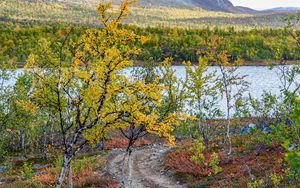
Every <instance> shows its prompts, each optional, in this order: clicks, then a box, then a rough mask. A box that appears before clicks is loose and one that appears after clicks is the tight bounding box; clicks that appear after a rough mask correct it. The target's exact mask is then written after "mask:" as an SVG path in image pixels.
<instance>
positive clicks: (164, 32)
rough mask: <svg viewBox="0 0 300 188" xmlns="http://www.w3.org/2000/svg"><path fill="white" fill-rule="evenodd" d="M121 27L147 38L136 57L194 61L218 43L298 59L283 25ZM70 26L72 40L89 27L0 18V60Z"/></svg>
mask: <svg viewBox="0 0 300 188" xmlns="http://www.w3.org/2000/svg"><path fill="white" fill-rule="evenodd" d="M120 27H125V28H126V29H129V30H132V31H134V32H135V33H137V34H139V35H143V36H146V37H147V38H148V40H147V42H146V43H144V44H143V45H142V46H139V47H140V48H141V49H142V51H141V53H140V55H138V56H137V57H133V58H134V59H135V60H139V61H148V60H151V61H156V62H160V61H163V60H164V59H165V58H167V57H172V58H173V59H174V61H177V62H181V61H192V62H197V60H198V57H199V56H201V54H202V53H203V52H205V51H206V50H207V49H208V46H209V45H210V43H217V44H218V45H217V46H218V48H216V49H215V50H220V51H221V50H225V51H227V53H228V54H229V55H230V58H232V59H236V58H238V57H240V58H242V59H244V60H246V61H272V60H297V59H300V53H299V52H300V49H299V47H297V45H295V44H294V40H293V39H292V37H291V36H290V35H289V33H288V32H287V31H286V30H285V29H259V30H258V29H253V30H248V31H240V30H235V29H234V28H227V29H220V28H205V29H178V28H165V27H155V28H150V27H148V28H140V27H136V26H128V25H123V26H120ZM70 29H71V33H70V36H69V37H71V38H72V40H73V41H74V42H75V41H77V40H78V38H79V36H80V35H81V34H82V33H84V32H85V30H86V29H88V27H86V26H67V25H62V24H48V25H42V26H37V25H36V24H23V23H22V24H20V23H11V22H1V21H0V60H1V61H5V60H9V59H14V60H15V61H17V62H25V61H26V59H27V57H28V55H29V54H30V52H31V51H32V50H33V49H34V48H35V46H36V44H37V43H38V41H39V39H41V38H46V39H47V40H50V41H51V40H59V39H60V38H61V37H62V36H64V35H66V34H67V33H68V30H70ZM99 29H101V28H99ZM132 45H140V44H132Z"/></svg>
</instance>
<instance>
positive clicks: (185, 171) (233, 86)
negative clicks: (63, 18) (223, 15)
mask: <svg viewBox="0 0 300 188" xmlns="http://www.w3.org/2000/svg"><path fill="white" fill-rule="evenodd" d="M9 3H10V2H9V1H5V3H4V5H5V7H9V6H10V4H9ZM15 3H20V2H15ZM22 3H28V4H30V3H29V2H26V1H25V2H22ZM135 3H136V1H135V0H124V1H121V3H120V6H119V7H118V8H117V9H116V8H115V7H113V5H112V4H111V3H100V4H99V5H98V6H97V15H98V22H100V25H101V28H98V27H88V26H74V25H69V26H66V25H63V24H62V25H48V26H46V25H42V26H36V25H34V23H29V24H22V23H8V22H6V23H4V22H3V27H2V25H1V27H0V30H1V36H0V42H1V43H0V44H1V46H0V60H1V65H2V67H1V71H0V133H1V134H0V138H1V139H0V175H1V176H0V187H21V186H23V187H24V186H25V187H53V186H56V187H64V186H69V187H94V186H99V185H100V186H103V187H119V186H122V187H132V185H131V182H132V181H133V178H135V176H133V171H134V168H132V164H133V163H134V160H136V158H133V157H132V153H133V152H135V150H138V148H139V147H142V146H143V145H149V146H150V147H151V144H154V143H155V144H161V143H164V144H166V145H173V146H174V145H175V146H176V147H173V148H171V149H170V150H169V151H168V152H167V153H166V154H165V156H164V167H162V168H165V169H168V170H171V171H173V172H174V174H175V178H176V179H177V180H178V181H180V182H185V183H187V184H188V186H191V187H255V188H256V187H297V186H299V185H300V150H299V149H300V145H299V144H300V99H299V97H300V96H299V95H300V79H299V77H300V66H299V64H297V63H296V62H295V64H293V65H289V66H284V64H286V62H287V61H288V60H297V59H299V49H300V34H299V31H298V30H297V24H298V22H299V16H295V17H291V18H290V21H289V22H288V24H287V26H286V27H285V28H283V29H262V30H257V29H253V30H249V31H236V30H235V29H234V28H229V29H226V30H223V29H218V28H216V29H211V28H207V29H191V30H185V29H178V28H139V27H136V26H128V25H126V24H122V23H123V20H124V19H127V17H128V16H129V14H130V10H131V9H130V7H131V6H132V5H133V4H135ZM5 7H4V8H5ZM2 8H3V7H2ZM41 8H44V7H41ZM59 8H61V7H57V9H59ZM134 10H135V9H134ZM1 23H2V22H1ZM265 39H268V40H265ZM228 41H230V42H228ZM240 41H243V43H240ZM243 59H246V60H258V59H259V60H278V61H280V63H281V64H282V65H281V66H273V65H272V66H270V69H271V70H272V71H275V72H276V73H277V75H278V80H279V82H280V83H281V88H280V92H279V93H278V94H273V93H270V92H268V91H265V92H264V94H263V95H262V96H261V97H260V98H254V97H253V96H251V91H249V84H250V83H248V82H247V81H246V77H247V75H242V74H240V72H239V71H238V70H239V66H241V65H243V63H244V62H243ZM140 61H143V63H142V65H141V66H139V67H134V68H132V67H133V66H134V65H137V64H140V63H139V62H140ZM159 61H162V63H158V62H159ZM180 61H183V62H182V65H183V66H184V69H185V77H183V78H182V79H180V78H178V77H176V71H175V69H173V68H172V64H173V63H174V62H176V63H178V62H180ZM15 62H17V63H15ZM196 62H197V63H196ZM209 65H215V66H217V71H215V72H209V71H208V66H209ZM20 66H23V68H22V69H21V70H20V69H18V67H20ZM130 68H131V69H130ZM128 70H132V71H131V72H130V74H124V72H126V71H128ZM246 92H248V93H249V95H247V96H245V95H243V94H244V93H246ZM221 99H224V100H225V103H226V110H225V111H222V110H221V109H220V106H219V104H218V102H217V101H219V100H221ZM114 148H124V150H122V151H124V158H123V164H122V165H123V166H122V168H123V169H124V174H123V177H122V180H121V181H120V182H116V181H115V180H113V178H112V177H110V176H108V175H107V173H105V172H106V170H107V169H106V166H107V162H108V161H109V160H110V157H111V155H110V153H111V152H112V149H114ZM157 152H159V151H157ZM126 164H127V165H126ZM100 172H101V173H100ZM125 172H126V173H125Z"/></svg>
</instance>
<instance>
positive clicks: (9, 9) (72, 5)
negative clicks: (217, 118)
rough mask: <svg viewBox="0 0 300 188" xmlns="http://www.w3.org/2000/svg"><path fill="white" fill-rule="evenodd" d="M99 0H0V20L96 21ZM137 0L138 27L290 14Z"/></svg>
mask: <svg viewBox="0 0 300 188" xmlns="http://www.w3.org/2000/svg"><path fill="white" fill-rule="evenodd" d="M213 1H214V3H213ZM99 2H101V1H100V0H1V1H0V21H1V20H2V21H5V22H7V21H13V22H22V23H23V22H25V23H28V22H38V24H40V23H41V22H42V23H49V22H52V23H68V24H69V23H71V24H79V25H97V24H98V23H99V22H98V21H97V14H96V5H97V4H98V3H99ZM114 2H115V3H117V2H116V1H114ZM138 2H139V4H140V5H141V7H140V8H132V15H131V16H130V19H128V20H127V23H130V24H133V25H138V26H139V27H148V26H151V27H153V26H164V27H180V28H206V27H208V26H209V27H212V26H213V27H214V26H218V27H226V28H227V27H231V26H235V27H238V28H240V29H249V28H250V29H251V28H261V27H264V28H265V27H282V26H284V25H285V23H284V21H283V18H284V17H287V16H288V15H289V13H280V14H277V13H272V14H269V13H268V14H266V13H264V14H249V13H243V14H242V13H240V14H236V13H232V12H233V11H237V12H238V11H239V12H241V10H246V9H247V8H240V7H234V6H233V5H232V4H231V3H230V2H229V1H225V0H224V1H218V2H219V3H215V2H216V1H215V0H138ZM247 10H248V11H249V12H251V11H252V10H251V9H247ZM224 11H226V12H224ZM0 26H1V25H0Z"/></svg>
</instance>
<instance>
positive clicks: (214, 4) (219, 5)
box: [45, 0, 257, 13]
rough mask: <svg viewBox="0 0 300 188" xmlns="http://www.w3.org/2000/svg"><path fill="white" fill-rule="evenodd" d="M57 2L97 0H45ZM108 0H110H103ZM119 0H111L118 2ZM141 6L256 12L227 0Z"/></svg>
mask: <svg viewBox="0 0 300 188" xmlns="http://www.w3.org/2000/svg"><path fill="white" fill-rule="evenodd" d="M45 1H52V2H53V1H57V2H73V3H74V2H76V3H85V4H91V3H98V2H99V0H45ZM104 1H110V0H104ZM119 1H120V0H113V2H114V3H116V4H117V3H119ZM138 3H139V4H140V5H141V6H142V7H157V6H167V7H174V8H197V9H203V10H208V11H218V12H229V13H256V12H257V11H255V10H253V9H250V8H246V7H235V6H234V5H233V4H232V3H231V2H230V1H229V0H138Z"/></svg>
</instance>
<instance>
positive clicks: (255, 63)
mask: <svg viewBox="0 0 300 188" xmlns="http://www.w3.org/2000/svg"><path fill="white" fill-rule="evenodd" d="M162 63H163V61H162V62H153V64H155V65H160V64H162ZM143 64H144V61H136V62H135V63H134V66H142V65H143ZM191 64H192V65H197V64H198V62H191ZM297 64H300V60H288V61H278V60H269V61H264V60H257V61H244V63H242V64H241V65H240V66H262V67H266V66H277V65H297ZM172 65H173V66H182V62H179V61H172ZM209 66H217V65H214V64H209Z"/></svg>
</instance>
